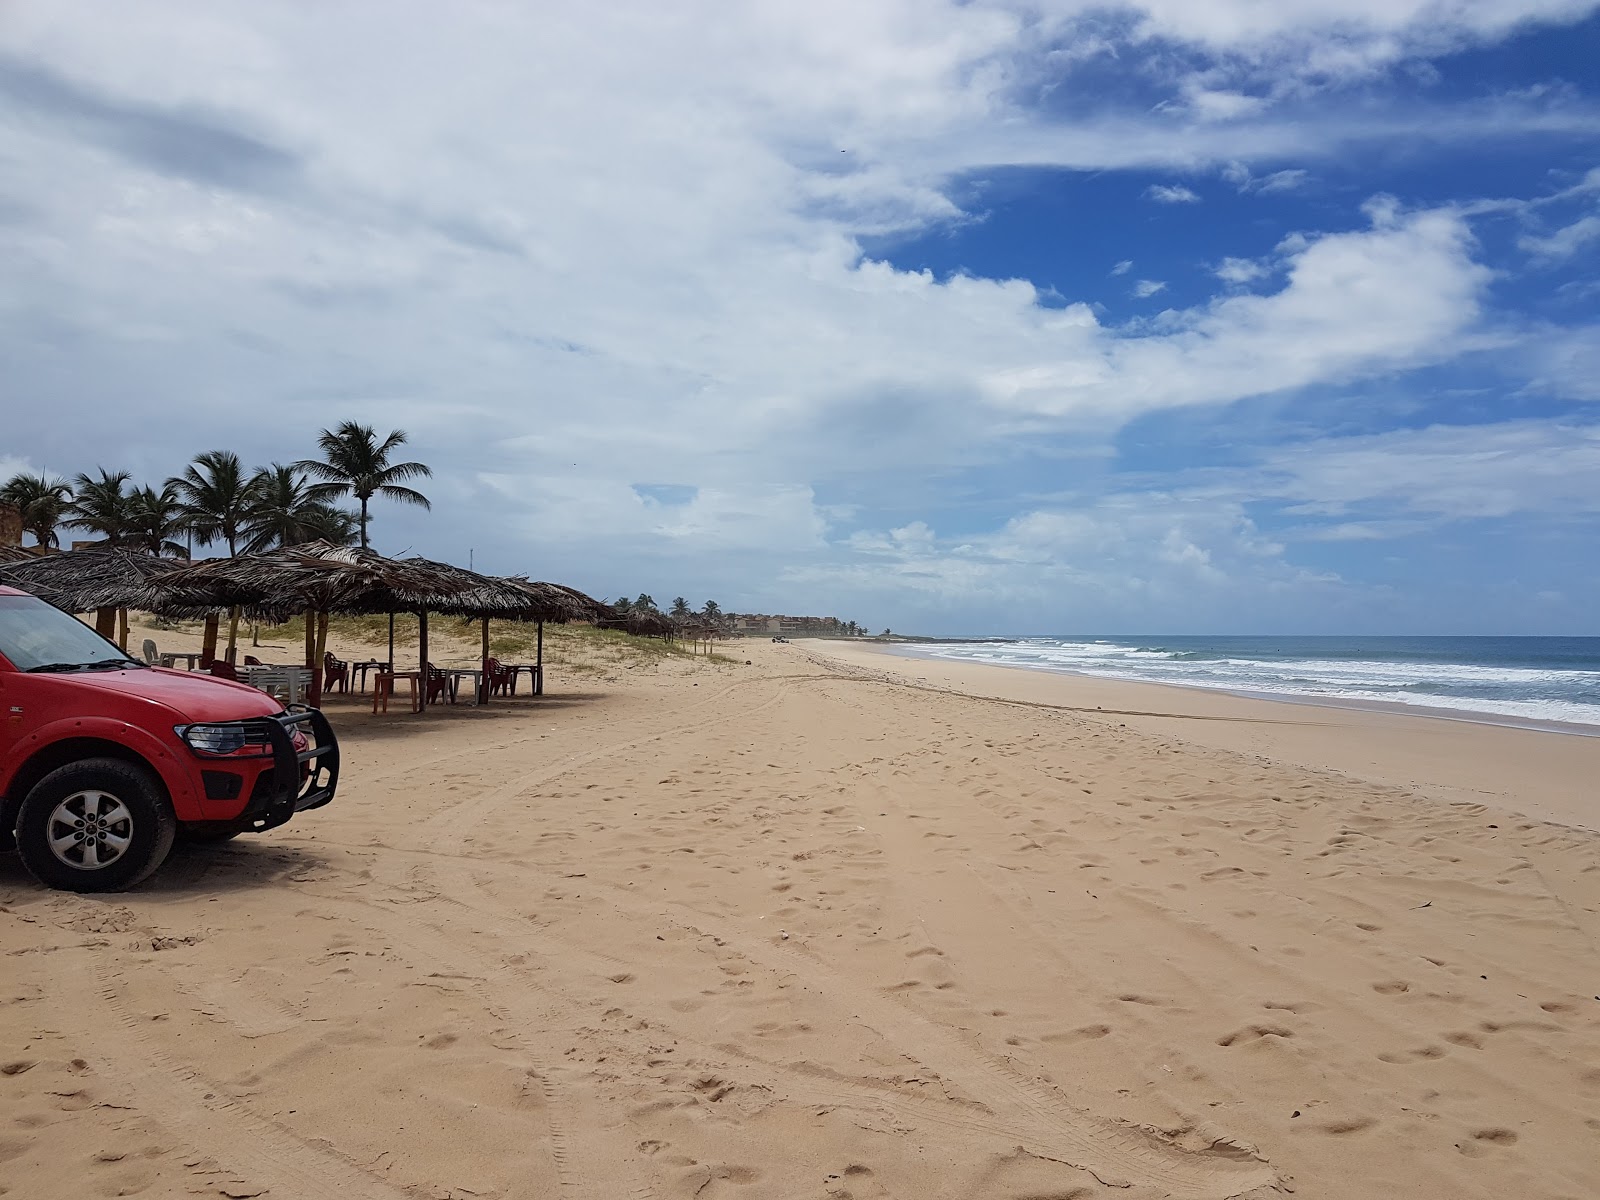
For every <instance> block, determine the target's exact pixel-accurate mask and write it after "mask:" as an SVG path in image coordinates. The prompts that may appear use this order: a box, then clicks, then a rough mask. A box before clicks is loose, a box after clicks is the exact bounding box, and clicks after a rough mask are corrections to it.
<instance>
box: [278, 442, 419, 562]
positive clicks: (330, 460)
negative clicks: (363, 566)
mask: <svg viewBox="0 0 1600 1200" xmlns="http://www.w3.org/2000/svg"><path fill="white" fill-rule="evenodd" d="M405 443H406V432H405V430H403V429H396V430H393V431H392V432H390V434H389V435H388V436H387V437H385V438H384V439H383V440H382V441H381V442H380V441H379V440H378V434H377V431H376V430H375V429H373V427H372V426H371V425H361V424H358V423H356V422H355V421H345V422H343V423H342V424H341V425H340V426H339V427H338V428H337V429H333V430H328V429H324V430H323V431H322V435H321V436H320V437H319V438H318V439H317V446H318V447H319V448H320V449H321V451H322V458H320V459H317V458H304V459H301V460H300V461H299V462H298V463H296V464H295V466H296V467H297V468H298V469H299V470H301V471H304V472H305V473H306V474H307V475H309V476H311V478H313V479H315V480H318V481H319V482H317V483H314V484H312V486H311V498H312V499H313V500H321V501H329V500H338V499H340V498H342V497H344V496H353V497H355V499H356V501H357V502H358V503H359V504H360V506H361V513H360V516H359V517H358V518H357V528H358V532H359V535H360V540H361V548H362V549H363V550H365V549H367V548H368V537H367V527H368V525H369V523H370V522H371V520H372V516H371V512H370V505H371V501H372V499H373V497H374V496H381V497H383V498H384V499H385V500H394V501H397V502H399V503H401V504H414V505H416V506H417V507H419V508H432V507H433V504H432V502H431V501H429V499H428V498H427V497H426V496H424V495H423V494H422V493H421V492H419V491H417V490H416V489H415V488H410V487H406V486H405V483H406V481H407V480H413V479H427V478H431V477H432V475H433V471H432V470H431V469H430V468H429V467H427V466H426V465H424V464H423V463H420V462H391V461H390V459H391V456H392V455H393V454H394V452H395V451H396V450H398V449H399V448H400V447H401V446H403V445H405Z"/></svg>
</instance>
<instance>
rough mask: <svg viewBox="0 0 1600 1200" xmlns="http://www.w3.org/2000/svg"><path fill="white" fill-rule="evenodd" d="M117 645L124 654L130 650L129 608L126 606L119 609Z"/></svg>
mask: <svg viewBox="0 0 1600 1200" xmlns="http://www.w3.org/2000/svg"><path fill="white" fill-rule="evenodd" d="M117 645H118V646H120V647H121V648H122V652H123V653H124V654H126V653H127V652H128V610H127V609H125V608H119V609H117Z"/></svg>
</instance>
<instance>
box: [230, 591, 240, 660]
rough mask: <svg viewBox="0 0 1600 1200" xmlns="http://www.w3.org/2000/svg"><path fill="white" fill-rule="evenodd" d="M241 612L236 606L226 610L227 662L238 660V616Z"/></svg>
mask: <svg viewBox="0 0 1600 1200" xmlns="http://www.w3.org/2000/svg"><path fill="white" fill-rule="evenodd" d="M240 612H241V610H240V608H239V606H238V605H237V604H235V605H234V606H233V607H232V608H231V609H229V610H228V662H229V663H230V664H232V663H234V662H236V661H237V660H238V654H239V649H238V646H239V614H240Z"/></svg>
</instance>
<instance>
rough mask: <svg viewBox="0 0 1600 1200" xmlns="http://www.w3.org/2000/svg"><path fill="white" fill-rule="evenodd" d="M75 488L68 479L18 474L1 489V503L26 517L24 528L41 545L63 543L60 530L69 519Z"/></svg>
mask: <svg viewBox="0 0 1600 1200" xmlns="http://www.w3.org/2000/svg"><path fill="white" fill-rule="evenodd" d="M71 501H72V488H71V486H70V485H69V484H68V483H67V481H66V480H64V479H49V478H46V476H45V474H44V473H43V472H42V471H41V472H40V473H39V474H37V475H29V474H28V473H27V472H25V471H23V472H18V473H17V474H16V475H13V476H12V477H11V478H10V479H8V480H7V481H6V482H5V484H4V485H3V486H0V502H3V503H5V504H9V505H11V506H12V507H13V508H15V509H16V510H17V511H18V512H19V513H21V514H22V528H23V529H24V530H25V531H26V532H27V533H28V534H30V535H31V536H32V537H33V540H34V541H35V542H36V543H37V544H38V545H40V546H55V545H59V544H60V538H59V536H58V535H57V533H56V529H57V527H58V526H59V525H60V524H61V523H62V521H63V519H64V518H65V517H66V516H67V509H68V505H69V504H70V503H71Z"/></svg>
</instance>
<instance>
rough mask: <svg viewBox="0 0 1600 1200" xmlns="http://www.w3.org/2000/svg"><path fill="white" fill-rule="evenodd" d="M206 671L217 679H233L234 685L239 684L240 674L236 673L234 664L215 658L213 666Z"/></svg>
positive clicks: (212, 661)
mask: <svg viewBox="0 0 1600 1200" xmlns="http://www.w3.org/2000/svg"><path fill="white" fill-rule="evenodd" d="M206 669H207V670H208V671H210V672H211V674H212V675H213V676H215V677H216V678H217V679H231V680H233V682H234V683H238V682H239V672H237V671H235V670H234V669H233V664H232V663H231V662H228V661H227V660H226V659H221V658H214V659H212V660H211V665H210V666H209V667H207V668H206Z"/></svg>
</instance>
